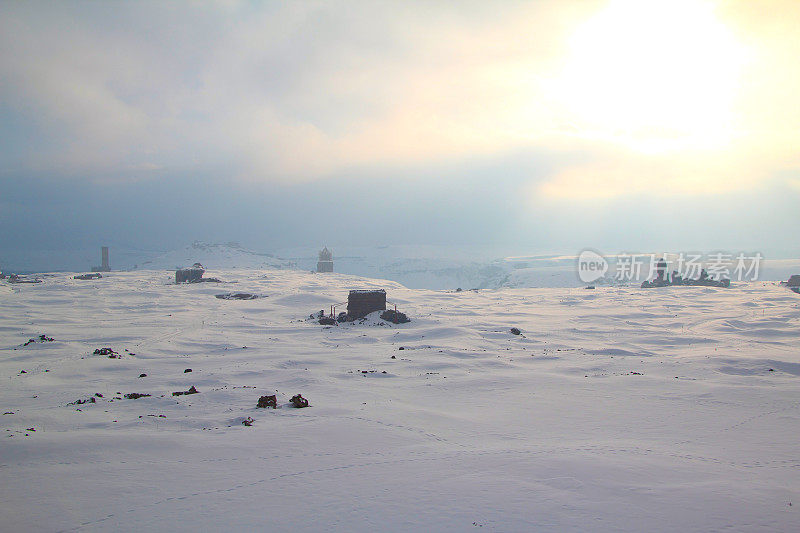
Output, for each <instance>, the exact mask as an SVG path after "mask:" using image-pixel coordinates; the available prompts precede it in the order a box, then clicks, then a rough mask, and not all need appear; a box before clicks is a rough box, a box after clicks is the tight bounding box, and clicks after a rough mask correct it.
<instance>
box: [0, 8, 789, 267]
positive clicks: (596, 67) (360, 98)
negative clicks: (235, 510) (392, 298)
mask: <svg viewBox="0 0 800 533" xmlns="http://www.w3.org/2000/svg"><path fill="white" fill-rule="evenodd" d="M798 23H800V3H798V2H794V1H787V2H778V1H769V0H767V1H764V2H750V1H746V0H745V1H730V2H705V1H689V0H673V1H670V2H648V1H644V0H636V1H630V0H610V1H599V0H598V1H590V0H586V1H577V0H576V1H573V2H570V1H546V0H543V1H534V2H482V1H474V2H470V1H467V2H458V3H453V2H374V1H369V2H337V1H327V2H238V1H224V2H191V3H189V2H186V3H182V2H147V1H144V2H113V1H112V2H89V1H84V2H70V1H66V2H57V3H52V2H35V1H32V2H14V1H4V2H0V228H2V231H0V267H2V257H1V256H2V253H3V250H5V251H7V252H10V251H14V252H15V253H23V255H24V252H25V251H26V250H49V249H52V250H63V249H68V248H80V247H95V246H99V245H100V244H111V245H112V246H119V247H127V248H139V249H148V250H168V249H173V248H177V247H180V246H183V245H185V244H187V243H189V242H191V241H193V240H195V239H200V240H205V241H210V242H217V241H220V242H221V241H231V240H233V241H239V242H241V243H243V244H245V245H247V246H249V247H252V248H254V249H256V250H260V251H269V250H273V249H277V248H281V247H291V246H305V245H317V244H319V245H322V244H329V245H331V246H337V245H340V246H342V245H383V244H433V245H439V244H442V245H444V244H447V245H487V246H488V245H503V246H511V247H514V248H515V249H517V248H518V250H519V252H518V253H520V254H526V253H536V252H545V251H549V252H555V253H570V252H572V253H576V252H577V251H579V250H581V249H583V248H586V247H592V248H595V249H601V250H603V251H605V252H608V253H616V252H620V251H652V250H668V251H672V252H680V251H689V250H700V251H707V252H710V251H714V250H731V251H761V252H763V253H765V254H766V255H767V256H769V257H798V256H800V243H798V240H797V239H796V238H792V237H794V236H795V235H796V233H797V229H798V227H800V210H798V208H797V206H798V200H800V151H798V148H797V147H798V146H800V128H798V127H797V125H798V124H800V105H798V104H800V101H799V100H800V96H799V95H800V66H798V61H797V57H800V34H798V33H797V32H796V27H797V25H798Z"/></svg>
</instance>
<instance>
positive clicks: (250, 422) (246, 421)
mask: <svg viewBox="0 0 800 533" xmlns="http://www.w3.org/2000/svg"><path fill="white" fill-rule="evenodd" d="M253 422H255V420H253V419H252V418H251V417H249V416H248V417H247V418H245V419H244V420H242V425H244V426H247V427H250V426H252V425H253Z"/></svg>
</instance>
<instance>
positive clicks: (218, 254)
mask: <svg viewBox="0 0 800 533" xmlns="http://www.w3.org/2000/svg"><path fill="white" fill-rule="evenodd" d="M194 263H201V264H202V265H203V266H204V267H206V268H208V269H214V270H220V269H228V270H230V269H250V270H253V269H288V268H294V266H295V265H294V263H292V262H291V261H285V260H283V259H280V258H278V257H275V256H274V255H272V254H265V253H258V252H253V251H252V250H248V249H246V248H244V247H243V246H242V245H240V244H239V243H236V242H228V243H222V244H209V243H205V242H201V241H195V242H193V243H192V244H190V245H188V246H185V247H183V248H181V249H178V250H173V251H171V252H167V253H164V254H161V255H159V256H157V257H155V258H153V259H147V260H144V261H142V262H141V263H137V264H136V265H135V266H134V268H132V270H137V269H138V270H143V269H146V270H157V269H167V270H170V269H176V268H185V267H188V266H191V265H192V264H194Z"/></svg>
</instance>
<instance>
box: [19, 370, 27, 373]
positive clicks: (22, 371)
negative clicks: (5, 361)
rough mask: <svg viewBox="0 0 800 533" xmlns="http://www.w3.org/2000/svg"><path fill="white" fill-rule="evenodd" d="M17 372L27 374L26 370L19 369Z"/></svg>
mask: <svg viewBox="0 0 800 533" xmlns="http://www.w3.org/2000/svg"><path fill="white" fill-rule="evenodd" d="M19 373H20V374H27V372H25V371H24V370H20V371H19Z"/></svg>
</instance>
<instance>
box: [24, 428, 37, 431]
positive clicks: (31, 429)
mask: <svg viewBox="0 0 800 533" xmlns="http://www.w3.org/2000/svg"><path fill="white" fill-rule="evenodd" d="M25 431H36V430H35V429H34V428H25Z"/></svg>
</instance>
